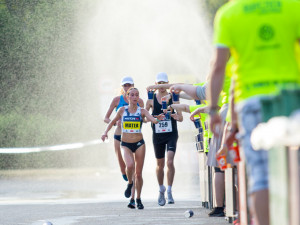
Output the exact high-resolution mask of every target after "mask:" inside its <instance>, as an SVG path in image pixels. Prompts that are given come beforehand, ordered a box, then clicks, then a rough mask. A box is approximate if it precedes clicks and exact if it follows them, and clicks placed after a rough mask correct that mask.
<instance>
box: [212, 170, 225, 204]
mask: <svg viewBox="0 0 300 225" xmlns="http://www.w3.org/2000/svg"><path fill="white" fill-rule="evenodd" d="M224 179H225V178H224V173H220V172H217V173H215V179H214V184H215V196H216V207H223V204H224V193H225V180H224Z"/></svg>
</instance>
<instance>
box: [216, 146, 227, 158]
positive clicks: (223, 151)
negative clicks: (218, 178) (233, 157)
mask: <svg viewBox="0 0 300 225" xmlns="http://www.w3.org/2000/svg"><path fill="white" fill-rule="evenodd" d="M227 153H228V147H227V145H226V144H223V145H222V146H221V148H220V149H219V150H218V151H217V153H216V158H218V157H220V156H222V155H225V156H227Z"/></svg>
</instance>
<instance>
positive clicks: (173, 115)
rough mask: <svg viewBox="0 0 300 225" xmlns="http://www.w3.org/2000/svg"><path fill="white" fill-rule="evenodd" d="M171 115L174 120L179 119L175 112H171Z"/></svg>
mask: <svg viewBox="0 0 300 225" xmlns="http://www.w3.org/2000/svg"><path fill="white" fill-rule="evenodd" d="M171 117H172V118H173V119H174V120H179V115H178V114H177V113H174V114H171Z"/></svg>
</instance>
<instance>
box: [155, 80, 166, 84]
mask: <svg viewBox="0 0 300 225" xmlns="http://www.w3.org/2000/svg"><path fill="white" fill-rule="evenodd" d="M157 83H158V84H166V83H167V82H164V81H160V82H157Z"/></svg>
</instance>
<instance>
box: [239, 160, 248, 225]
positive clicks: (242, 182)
mask: <svg viewBox="0 0 300 225" xmlns="http://www.w3.org/2000/svg"><path fill="white" fill-rule="evenodd" d="M237 167H238V187H239V218H240V225H248V224H250V216H249V213H248V202H247V179H246V178H247V177H246V166H245V162H244V161H240V162H238V165H237Z"/></svg>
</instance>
